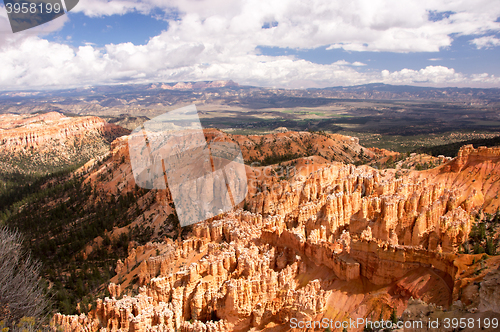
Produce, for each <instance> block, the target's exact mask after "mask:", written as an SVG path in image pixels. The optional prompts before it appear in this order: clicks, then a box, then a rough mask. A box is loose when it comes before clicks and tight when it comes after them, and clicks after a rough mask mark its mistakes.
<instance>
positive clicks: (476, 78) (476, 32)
mask: <svg viewBox="0 0 500 332" xmlns="http://www.w3.org/2000/svg"><path fill="white" fill-rule="evenodd" d="M9 30H10V27H9V23H8V20H7V17H6V14H5V8H3V7H2V8H0V61H1V63H2V71H0V88H1V89H3V90H10V89H32V88H36V89H40V88H60V87H72V86H86V85H97V84H116V83H144V82H177V81H199V80H229V79H232V80H234V81H236V82H238V83H240V84H250V85H259V86H275V87H285V88H297V87H324V86H338V85H357V84H366V83H374V82H383V83H387V84H412V85H424V86H472V87H500V65H499V61H498V59H499V58H500V1H490V0H488V1H483V0H478V1H474V2H472V1H469V2H468V3H467V2H464V1H458V0H457V1H454V0H451V1H449V0H433V1H430V0H429V1H427V0H420V1H413V0H411V1H410V0H398V1H396V0H353V1H349V2H345V1H331V0H330V1H327V0H310V1H308V2H305V1H299V0H283V1H279V2H269V1H264V0H238V1H236V0H234V1H232V0H226V1H222V0H169V1H166V0H116V1H107V0H80V3H79V4H78V5H77V6H76V7H75V8H74V9H73V10H72V11H71V12H70V13H68V14H67V15H65V16H63V17H61V18H58V19H56V20H54V21H52V22H49V23H47V24H45V25H43V26H40V27H36V28H33V29H30V30H28V31H25V32H19V33H16V34H12V32H11V31H9Z"/></svg>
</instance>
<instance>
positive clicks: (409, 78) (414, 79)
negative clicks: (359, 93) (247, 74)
mask: <svg viewBox="0 0 500 332" xmlns="http://www.w3.org/2000/svg"><path fill="white" fill-rule="evenodd" d="M382 80H383V82H386V83H391V84H415V83H432V84H434V85H436V84H442V83H446V84H450V85H452V84H454V83H455V84H456V83H462V82H464V81H465V80H466V77H465V76H464V75H463V74H461V73H456V72H455V70H454V69H453V68H448V67H443V66H427V67H425V68H422V69H420V70H413V69H407V68H405V69H402V70H400V71H395V72H392V73H391V72H389V71H388V70H383V71H382Z"/></svg>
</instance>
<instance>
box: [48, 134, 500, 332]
mask: <svg viewBox="0 0 500 332" xmlns="http://www.w3.org/2000/svg"><path fill="white" fill-rule="evenodd" d="M286 134H289V133H284V134H279V135H286ZM117 149H118V148H117V147H116V146H115V150H114V151H115V153H118V152H117V151H118V150H117ZM497 151H500V150H497V149H477V150H475V149H471V148H470V147H465V148H463V149H462V150H461V153H460V154H459V156H458V157H457V158H455V159H454V160H452V161H450V162H448V163H446V164H444V165H442V166H440V167H438V168H436V169H433V170H429V171H425V172H415V171H412V172H410V173H408V174H407V175H405V176H403V177H400V178H397V177H396V176H395V175H394V174H395V171H394V170H382V171H379V170H376V169H373V168H370V167H367V166H360V167H354V166H352V165H345V164H341V163H330V164H328V165H327V166H324V167H319V168H317V169H315V170H313V171H312V172H304V171H303V170H300V169H296V170H295V172H294V175H293V176H290V177H289V178H286V179H283V178H281V179H279V178H277V177H276V176H270V177H265V176H263V177H260V178H259V179H258V181H259V190H254V191H251V192H250V193H249V195H248V196H247V201H246V207H247V209H248V211H243V210H241V209H238V210H236V211H233V212H230V213H226V214H224V215H220V216H217V217H214V218H212V219H210V220H207V221H205V222H202V223H199V224H196V225H193V227H192V230H191V234H190V237H189V238H187V239H185V240H183V241H182V240H177V241H172V240H166V241H164V242H163V243H150V244H147V245H145V246H138V247H136V248H134V249H131V250H130V251H129V257H128V258H127V259H125V260H123V261H119V262H118V264H117V268H116V272H117V273H118V275H117V276H116V277H114V278H113V280H112V281H113V282H114V283H119V282H120V280H124V279H126V280H127V281H126V282H124V283H123V284H122V285H121V286H118V285H115V284H112V285H110V286H109V289H110V294H111V295H112V297H111V298H105V299H104V300H98V301H97V306H96V308H95V309H94V310H92V311H91V312H90V313H89V314H88V315H79V316H64V315H61V314H56V315H55V317H54V319H53V322H54V324H56V325H60V326H62V327H63V328H64V329H65V330H67V331H118V330H120V331H211V332H215V331H246V330H249V329H251V328H254V329H255V330H262V329H264V328H266V327H268V328H271V327H273V326H277V325H279V326H283V327H285V329H284V330H287V328H286V327H287V326H289V324H290V323H289V322H290V320H291V319H292V318H297V319H299V320H320V319H322V318H328V319H332V320H334V321H336V320H338V321H342V320H344V319H347V318H349V317H350V318H353V319H356V318H358V317H363V318H365V317H368V315H369V314H370V313H373V312H377V313H380V315H381V316H383V315H384V313H386V314H385V315H386V316H388V315H389V313H390V312H391V310H392V308H396V309H397V310H398V314H399V315H400V314H402V311H403V310H404V307H405V306H406V304H407V303H408V300H409V299H410V297H412V296H413V297H421V298H425V299H430V300H432V301H433V302H434V303H436V304H437V305H442V306H449V305H451V303H452V301H453V300H454V299H456V296H457V293H458V288H460V285H461V284H460V282H459V281H458V279H459V276H460V273H461V271H460V270H461V269H459V266H458V265H457V263H456V259H457V257H458V256H457V251H458V246H459V245H460V244H462V243H463V242H464V241H465V240H466V239H467V238H468V236H469V233H470V231H471V225H472V222H473V217H472V213H473V212H474V211H475V209H477V208H480V207H482V206H483V205H484V204H489V205H491V206H492V205H493V204H496V203H497V201H495V199H494V198H493V197H491V190H492V189H491V188H490V186H485V184H486V183H498V182H500V181H499V180H500V171H498V167H499V165H498V162H499V161H500V157H499V156H500V153H497ZM296 165H301V164H300V163H297V164H296ZM302 165H304V164H302ZM471 168H474V169H476V168H478V169H480V170H483V171H484V169H489V170H495V171H492V172H490V173H489V177H488V178H486V176H484V177H481V176H480V177H477V179H478V180H477V181H476V182H473V183H472V182H471V181H468V182H467V181H465V180H464V177H466V176H467V174H468V173H469V172H470V171H471ZM98 171H99V170H97V171H96V172H98ZM252 172H253V170H252V169H251V168H248V174H249V178H252V176H253V175H252V174H253V173H252ZM468 186H472V187H471V188H469V187H468ZM464 188H465V189H466V190H464ZM158 197H159V198H160V201H163V202H164V203H165V202H168V195H166V194H165V195H163V196H158ZM154 252H156V253H157V254H156V255H155V254H154ZM158 253H160V254H159V255H158ZM130 276H137V280H138V281H137V282H138V284H139V286H140V288H139V290H138V294H137V295H134V296H131V294H127V290H126V287H127V285H129V280H130V279H131V278H130ZM483 283H484V287H483V285H482V287H481V291H482V292H483V293H481V294H482V299H481V303H480V306H479V310H492V309H491V308H494V307H495V305H497V304H498V303H497V302H498V273H496V272H495V273H493V274H491V275H489V277H488V278H486V279H485V281H484V282H483ZM386 318H388V317H386Z"/></svg>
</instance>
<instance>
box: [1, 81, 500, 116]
mask: <svg viewBox="0 0 500 332" xmlns="http://www.w3.org/2000/svg"><path fill="white" fill-rule="evenodd" d="M353 100H424V101H442V102H461V103H470V104H479V105H491V104H496V103H500V89H497V88H493V89H475V88H429V87H416V86H407V85H387V84H380V83H374V84H366V85H358V86H349V87H330V88H322V89H274V88H264V87H254V86H240V85H238V84H237V83H235V82H233V81H206V82H179V83H150V84H135V85H106V86H93V87H86V88H77V89H67V90H50V91H6V92H0V113H33V112H40V111H41V112H48V111H60V112H64V113H68V112H69V113H77V114H102V113H103V112H106V114H108V115H119V114H122V113H128V114H131V113H136V112H133V110H137V109H141V110H142V111H145V112H146V113H145V114H144V113H143V114H141V115H144V116H148V114H147V113H148V112H150V113H152V114H154V113H157V112H158V110H164V109H165V107H173V106H175V105H185V104H189V103H202V104H210V103H215V104H224V105H238V106H241V107H247V108H253V109H261V108H268V107H297V106H298V107H316V106H322V105H327V104H332V103H335V102H339V101H353ZM131 110H132V112H131Z"/></svg>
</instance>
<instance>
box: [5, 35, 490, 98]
mask: <svg viewBox="0 0 500 332" xmlns="http://www.w3.org/2000/svg"><path fill="white" fill-rule="evenodd" d="M226 51H227V50H221V49H219V48H218V45H209V44H201V43H196V42H192V43H188V44H186V43H181V42H178V43H177V44H176V43H175V42H174V41H173V40H172V39H170V38H168V34H166V33H163V34H162V35H160V36H157V37H155V38H153V39H151V40H150V41H149V43H148V44H146V45H133V44H132V43H123V44H117V45H107V46H106V47H105V48H103V49H99V48H97V47H95V46H93V45H85V46H80V47H78V48H76V49H73V48H71V47H69V46H68V45H64V44H58V43H52V42H48V41H46V40H44V39H41V38H38V37H30V38H26V39H25V40H24V41H23V42H22V43H21V44H20V45H18V46H17V47H16V48H7V49H4V50H2V51H0V59H1V61H2V70H1V71H0V87H1V88H4V89H11V88H62V87H70V86H81V85H95V84H112V83H120V82H135V83H142V82H158V81H163V82H175V81H199V80H218V79H232V80H235V81H237V82H239V83H241V84H251V85H260V86H277V87H288V88H300V87H326V86H336V85H356V84H365V83H373V82H384V83H388V84H423V85H467V84H471V83H485V82H487V83H488V84H493V85H494V84H498V83H499V80H498V79H497V78H496V77H493V76H489V75H488V74H481V75H478V76H470V77H469V76H467V75H464V74H461V73H457V72H455V70H454V69H452V68H447V67H443V66H428V67H426V68H423V69H420V70H412V69H403V70H400V71H394V72H389V71H387V70H384V71H382V72H374V71H363V72H360V71H358V70H357V69H356V66H354V63H353V64H350V63H349V62H347V61H339V62H337V63H333V64H329V65H323V64H317V63H312V62H309V61H306V60H298V59H295V58H293V57H289V56H278V57H273V56H263V55H257V54H246V53H245V52H241V53H236V54H233V55H232V56H231V57H230V61H229V60H228V58H226V57H225V56H224V54H225V52H226Z"/></svg>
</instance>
